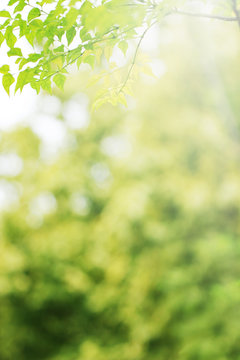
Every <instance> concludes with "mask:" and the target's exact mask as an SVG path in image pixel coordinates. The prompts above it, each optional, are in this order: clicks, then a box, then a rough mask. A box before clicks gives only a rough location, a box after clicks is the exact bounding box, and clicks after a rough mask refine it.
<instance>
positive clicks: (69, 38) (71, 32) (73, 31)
mask: <svg viewBox="0 0 240 360" xmlns="http://www.w3.org/2000/svg"><path fill="white" fill-rule="evenodd" d="M75 35H76V29H75V27H74V26H72V27H71V28H70V29H69V30H67V32H66V37H67V42H68V45H70V44H71V42H72V41H73V39H74V37H75Z"/></svg>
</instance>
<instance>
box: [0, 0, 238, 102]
mask: <svg viewBox="0 0 240 360" xmlns="http://www.w3.org/2000/svg"><path fill="white" fill-rule="evenodd" d="M191 3H192V2H191V1H190V0H162V1H159V2H157V1H154V0H131V1H129V0H109V1H106V0H102V2H101V3H100V4H98V5H94V3H93V2H91V1H89V0H84V1H83V2H82V3H80V2H79V1H77V0H67V1H66V0H65V1H64V0H41V1H37V2H35V1H34V2H31V0H10V1H9V2H8V5H7V8H6V9H2V10H1V11H0V20H1V19H2V23H1V24H0V47H3V44H4V43H5V44H6V45H7V48H8V50H7V51H6V52H7V55H8V57H9V58H11V59H14V60H11V61H10V62H12V65H11V66H10V65H9V64H2V66H0V73H2V75H3V76H2V84H3V87H4V89H5V90H6V92H7V93H8V94H10V87H12V86H13V84H15V92H16V91H18V90H19V91H22V89H23V88H24V87H25V86H26V85H30V86H31V87H32V88H33V89H35V90H36V92H37V93H39V91H40V90H41V89H43V90H45V91H47V92H49V93H51V91H52V88H53V85H54V84H55V85H56V86H57V87H59V88H60V89H63V87H64V83H65V80H66V75H67V72H68V68H69V66H70V65H71V64H76V65H77V66H78V67H80V66H81V64H82V63H87V64H89V65H90V66H91V67H92V68H93V69H95V68H97V69H100V68H101V66H102V65H103V64H106V63H108V64H109V65H110V68H111V69H112V64H111V60H110V58H111V54H112V52H113V50H114V49H115V48H116V47H118V48H120V49H121V51H122V52H123V54H124V55H126V51H127V49H128V44H129V41H130V40H132V39H136V38H137V37H138V33H139V31H141V32H142V35H141V36H140V38H139V39H138V41H137V45H136V48H135V52H134V54H133V59H132V61H131V63H130V65H129V68H128V70H127V71H125V72H123V76H122V78H121V79H120V80H119V84H117V85H116V86H115V88H112V87H111V88H110V89H109V90H110V91H109V94H108V95H106V93H104V96H103V95H102V94H100V95H99V99H97V101H98V105H99V104H102V103H103V102H104V101H110V102H112V103H116V102H119V101H120V102H122V103H124V104H126V100H125V95H126V94H129V93H131V90H130V86H129V83H130V80H131V75H132V72H133V71H134V67H135V64H136V59H137V55H138V52H139V48H140V45H141V43H142V40H143V38H144V36H145V35H146V33H147V31H148V30H149V29H150V28H151V27H152V26H153V25H154V24H156V23H157V22H161V21H162V20H163V19H164V18H166V17H168V16H170V15H181V16H189V17H196V18H207V19H213V20H222V21H229V22H237V23H238V24H239V26H240V15H239V11H238V5H239V4H238V3H237V0H225V1H224V3H225V5H227V6H228V9H229V10H228V13H227V14H226V15H225V14H219V13H215V12H214V4H215V3H216V0H212V7H213V11H212V13H210V14H208V13H207V14H206V13H199V12H194V11H193V10H191ZM189 9H190V10H189ZM142 29H143V30H142ZM20 39H21V40H24V41H25V42H27V43H28V44H30V46H31V47H32V52H27V51H26V47H24V46H20V45H19V40H20ZM110 73H111V72H110ZM124 74H125V75H124Z"/></svg>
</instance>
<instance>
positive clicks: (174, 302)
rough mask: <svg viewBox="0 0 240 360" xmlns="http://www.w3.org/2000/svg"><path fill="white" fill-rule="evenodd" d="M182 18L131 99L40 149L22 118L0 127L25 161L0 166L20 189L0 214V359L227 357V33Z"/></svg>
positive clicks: (235, 304) (233, 217)
mask: <svg viewBox="0 0 240 360" xmlns="http://www.w3.org/2000/svg"><path fill="white" fill-rule="evenodd" d="M189 26H190V28H189V27H187V28H182V31H181V32H180V33H178V44H176V42H174V43H173V44H172V45H169V43H168V44H165V45H164V43H163V44H162V47H161V51H162V53H161V57H162V59H163V60H164V61H166V63H167V64H168V67H169V68H168V72H167V73H166V74H165V76H164V77H162V78H161V79H160V80H159V82H155V83H150V84H148V83H147V80H146V79H145V80H144V79H143V80H142V83H140V84H139V85H138V90H136V93H137V100H136V106H134V104H132V108H131V106H130V109H129V110H127V111H126V110H124V109H122V108H118V109H117V108H112V107H110V106H109V107H108V106H105V107H103V108H101V109H100V110H99V111H98V112H97V113H96V114H94V115H93V116H92V119H91V122H90V124H89V126H88V127H87V128H85V129H84V128H83V129H80V130H75V131H73V130H68V136H69V138H68V139H69V140H68V146H66V147H65V148H63V149H62V150H61V151H59V154H58V156H57V157H56V158H54V159H53V160H52V161H50V160H49V161H46V159H45V160H44V159H43V158H41V156H39V151H40V149H41V144H40V140H39V138H38V137H37V136H36V135H35V134H34V133H33V132H32V131H31V130H30V129H29V128H24V127H23V128H20V129H17V130H16V131H13V132H11V133H5V134H2V137H1V142H0V150H1V152H2V153H6V152H11V151H15V152H17V154H18V155H19V156H20V157H22V158H23V160H24V168H23V171H22V172H21V173H20V174H19V175H17V176H15V177H14V178H11V177H9V178H7V177H6V178H5V179H3V180H2V181H7V182H9V183H11V184H12V185H14V186H15V187H16V189H17V191H18V193H19V197H20V199H19V202H18V203H17V204H15V205H12V207H10V208H9V209H8V210H6V211H4V212H3V213H2V217H1V223H0V235H1V242H0V322H1V327H0V359H1V360H13V359H17V360H33V359H34V360H170V359H177V360H238V359H240V333H239V319H240V288H239V286H240V283H239V276H240V262H239V256H240V243H239V235H240V226H239V217H240V205H239V204H240V188H239V177H240V167H239V154H240V152H239V151H240V148H239V140H238V125H237V123H236V124H235V128H233V123H232V122H231V121H232V120H231V118H230V115H229V111H230V110H231V114H232V116H233V117H234V118H236V119H237V116H236V114H237V113H238V106H239V103H238V101H237V100H238V99H237V97H236V91H237V90H238V91H239V82H237V81H233V78H235V79H236V78H237V76H238V75H239V66H238V64H237V58H238V56H239V46H238V47H237V46H235V44H237V41H238V42H239V39H238V37H237V36H238V34H235V32H234V33H233V32H231V29H230V30H229V32H220V30H219V28H217V31H215V30H214V29H215V28H213V29H212V31H213V33H212V35H211V38H210V40H209V44H210V48H208V45H207V44H208V40H207V39H206V38H202V34H203V32H204V31H203V29H201V32H198V29H197V28H196V27H193V28H192V27H191V23H190V25H189ZM184 29H185V30H184ZM189 30H191V31H189ZM163 31H164V29H163ZM178 31H179V28H178ZM224 31H225V30H224ZM219 32H220V33H221V35H222V38H221V41H222V46H219V40H218V41H217V40H216V38H217V37H218V36H219ZM208 34H209V33H208ZM225 38H228V39H231V41H232V43H231V41H229V42H227V41H226V42H224V41H223V40H224V39H225ZM222 39H223V40H222ZM237 39H238V40H237ZM215 40H216V42H215ZM166 49H168V50H166ZM183 49H184V51H183ZM226 49H228V51H227V52H226V51H225V50H226ZM204 51H205V53H204ZM203 53H204V56H203ZM233 53H234V56H232V55H233ZM199 54H201V55H202V56H199ZM213 56H216V58H217V66H215V65H216V64H215V63H214V64H215V65H213V60H212V59H213ZM176 59H177V60H178V61H176ZM217 70H218V73H217V72H216V71H217ZM81 78H82V77H81ZM238 78H239V76H238ZM219 81H221V84H222V87H220V86H219ZM78 82H79V81H78V79H77V77H75V78H73V79H72V81H71V82H70V84H69V85H68V90H66V93H65V98H64V99H62V106H63V107H64V104H66V103H68V101H70V100H71V99H72V97H73V98H74V96H75V95H74V94H73V93H74V92H75V89H74V86H75V84H77V85H76V89H77V87H79V84H78ZM61 96H62V95H61ZM80 96H81V95H80ZM90 96H91V94H90ZM59 118H60V119H62V118H63V115H62V113H60V114H59Z"/></svg>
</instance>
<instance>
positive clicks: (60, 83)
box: [53, 74, 66, 90]
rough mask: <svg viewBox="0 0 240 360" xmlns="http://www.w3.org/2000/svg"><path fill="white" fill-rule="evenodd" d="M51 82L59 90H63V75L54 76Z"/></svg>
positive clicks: (64, 79)
mask: <svg viewBox="0 0 240 360" xmlns="http://www.w3.org/2000/svg"><path fill="white" fill-rule="evenodd" d="M53 81H54V82H55V84H56V85H57V87H58V88H59V89H60V90H63V87H64V83H65V81H66V77H65V76H64V75H63V74H57V75H55V76H54V78H53Z"/></svg>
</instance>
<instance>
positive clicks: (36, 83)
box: [30, 81, 40, 94]
mask: <svg viewBox="0 0 240 360" xmlns="http://www.w3.org/2000/svg"><path fill="white" fill-rule="evenodd" d="M30 85H31V87H32V89H34V90H36V92H37V94H39V91H40V82H39V81H32V82H31V83H30Z"/></svg>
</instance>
